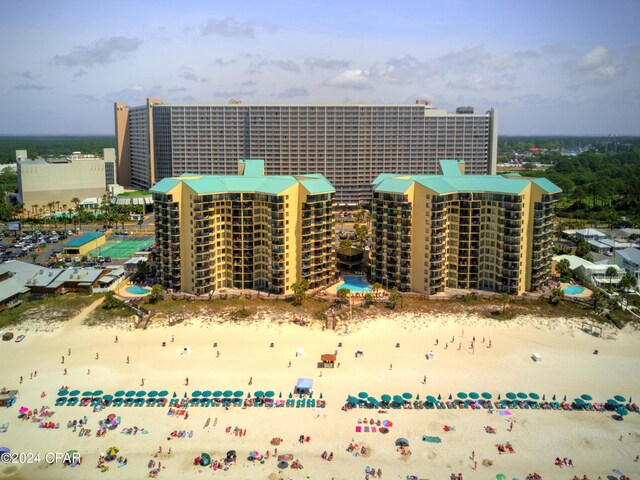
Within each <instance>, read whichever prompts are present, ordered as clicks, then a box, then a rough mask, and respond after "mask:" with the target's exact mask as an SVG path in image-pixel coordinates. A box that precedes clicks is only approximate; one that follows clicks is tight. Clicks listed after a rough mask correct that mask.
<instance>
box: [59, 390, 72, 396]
mask: <svg viewBox="0 0 640 480" xmlns="http://www.w3.org/2000/svg"><path fill="white" fill-rule="evenodd" d="M68 393H69V391H68V390H65V389H64V388H63V389H62V390H58V396H59V397H64V396H65V395H67V394H68Z"/></svg>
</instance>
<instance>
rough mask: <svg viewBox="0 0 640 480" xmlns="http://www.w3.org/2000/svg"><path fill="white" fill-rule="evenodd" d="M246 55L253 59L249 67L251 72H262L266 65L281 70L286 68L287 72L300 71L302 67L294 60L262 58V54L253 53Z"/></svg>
mask: <svg viewBox="0 0 640 480" xmlns="http://www.w3.org/2000/svg"><path fill="white" fill-rule="evenodd" d="M244 56H245V57H246V58H248V59H250V60H251V62H250V64H249V69H248V72H249V73H250V74H255V73H260V72H262V70H264V68H265V67H275V68H278V69H280V70H284V71H285V72H292V73H298V72H300V67H299V66H298V64H297V63H296V62H294V61H293V60H270V59H267V58H262V57H261V56H260V55H251V54H246V55H244Z"/></svg>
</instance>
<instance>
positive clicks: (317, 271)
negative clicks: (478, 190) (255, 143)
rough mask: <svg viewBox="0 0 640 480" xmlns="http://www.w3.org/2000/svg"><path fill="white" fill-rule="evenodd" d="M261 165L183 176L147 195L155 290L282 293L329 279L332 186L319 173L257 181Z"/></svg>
mask: <svg viewBox="0 0 640 480" xmlns="http://www.w3.org/2000/svg"><path fill="white" fill-rule="evenodd" d="M263 170H264V163H263V162H262V161H261V160H247V161H245V162H240V164H239V175H216V176H212V175H193V174H187V173H185V174H183V175H181V176H179V177H175V178H164V179H163V180H161V181H160V182H159V183H158V184H157V185H155V186H154V187H153V188H152V189H151V191H152V192H153V196H154V208H155V215H156V244H157V250H156V252H157V255H158V259H159V260H158V261H159V272H160V279H161V282H162V285H163V287H165V288H172V289H175V290H182V291H185V292H189V293H194V294H206V293H210V292H212V291H214V290H216V289H218V288H223V287H233V288H237V289H252V290H264V291H268V292H272V293H276V294H290V293H291V292H292V289H291V286H292V284H293V283H296V282H300V281H302V280H307V281H308V282H309V285H310V287H311V288H314V287H318V286H321V285H325V284H327V283H328V281H329V280H330V279H332V278H333V276H334V273H335V272H334V270H335V265H334V263H335V261H334V249H333V238H334V221H333V209H332V208H333V207H332V204H333V196H334V193H335V190H334V188H333V186H332V185H331V184H330V183H329V182H328V181H327V179H326V178H324V177H323V176H322V175H319V174H309V175H296V176H264V175H263V173H264V172H263Z"/></svg>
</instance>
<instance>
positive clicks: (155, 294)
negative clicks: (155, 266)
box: [147, 284, 162, 303]
mask: <svg viewBox="0 0 640 480" xmlns="http://www.w3.org/2000/svg"><path fill="white" fill-rule="evenodd" d="M161 298H162V285H158V284H155V285H154V286H152V287H151V293H149V295H147V301H148V302H149V303H156V302H157V301H158V300H160V299H161Z"/></svg>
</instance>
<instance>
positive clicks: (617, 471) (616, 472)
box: [611, 468, 624, 476]
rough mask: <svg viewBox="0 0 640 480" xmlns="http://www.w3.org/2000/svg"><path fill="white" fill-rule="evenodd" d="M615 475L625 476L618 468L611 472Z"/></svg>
mask: <svg viewBox="0 0 640 480" xmlns="http://www.w3.org/2000/svg"><path fill="white" fill-rule="evenodd" d="M611 471H612V472H613V473H615V474H616V475H619V476H622V475H624V474H623V473H622V472H621V471H620V470H618V469H617V468H614V469H613V470H611Z"/></svg>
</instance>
